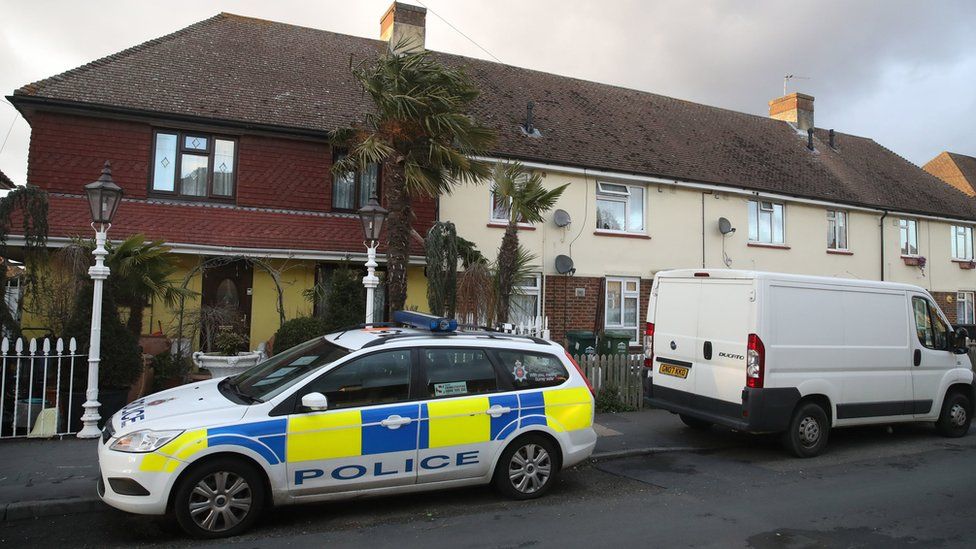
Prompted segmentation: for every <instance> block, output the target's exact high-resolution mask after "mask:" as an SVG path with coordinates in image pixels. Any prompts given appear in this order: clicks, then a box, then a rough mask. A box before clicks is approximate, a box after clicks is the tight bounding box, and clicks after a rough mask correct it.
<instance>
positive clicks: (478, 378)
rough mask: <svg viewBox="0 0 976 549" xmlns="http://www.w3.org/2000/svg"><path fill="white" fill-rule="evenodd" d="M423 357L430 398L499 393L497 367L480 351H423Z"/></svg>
mask: <svg viewBox="0 0 976 549" xmlns="http://www.w3.org/2000/svg"><path fill="white" fill-rule="evenodd" d="M421 356H422V357H423V362H424V369H425V370H426V371H427V395H428V396H429V397H430V398H439V397H451V396H462V395H475V394H479V393H493V392H495V391H497V390H498V379H497V378H496V377H495V367H494V366H492V364H491V361H490V360H488V355H486V354H485V352H484V351H482V350H481V349H424V351H423V352H422V353H421Z"/></svg>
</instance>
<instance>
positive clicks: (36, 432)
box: [0, 338, 88, 438]
mask: <svg viewBox="0 0 976 549" xmlns="http://www.w3.org/2000/svg"><path fill="white" fill-rule="evenodd" d="M24 347H25V345H24V340H23V339H21V338H17V340H16V341H14V342H13V343H12V344H11V341H10V340H9V339H7V338H3V340H2V341H0V363H2V366H0V367H2V370H0V438H15V437H51V436H58V435H70V434H72V433H74V431H73V430H72V425H71V422H70V421H69V418H70V417H71V415H72V412H74V413H75V415H78V414H80V412H78V410H79V409H80V406H81V404H82V403H83V402H84V391H85V387H84V384H81V385H82V386H81V387H77V388H76V387H75V383H74V378H75V369H76V368H81V370H80V372H87V368H88V364H87V363H86V361H85V359H86V355H85V354H83V353H79V351H78V344H77V343H76V342H75V339H74V338H71V339H70V340H68V342H67V345H65V341H64V340H63V339H61V338H58V339H57V340H56V341H54V342H53V343H52V341H51V340H50V339H47V338H45V339H42V340H40V342H38V340H37V339H31V340H30V341H28V342H27V345H26V347H27V348H26V350H25V348H24ZM82 377H83V376H82Z"/></svg>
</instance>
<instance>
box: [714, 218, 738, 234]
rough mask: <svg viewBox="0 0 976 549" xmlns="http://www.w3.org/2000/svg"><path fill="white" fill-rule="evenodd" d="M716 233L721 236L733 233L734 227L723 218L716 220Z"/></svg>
mask: <svg viewBox="0 0 976 549" xmlns="http://www.w3.org/2000/svg"><path fill="white" fill-rule="evenodd" d="M718 232H720V233H722V234H731V233H734V232H735V227H733V226H732V222H731V221H729V220H728V219H725V218H724V217H720V218H718Z"/></svg>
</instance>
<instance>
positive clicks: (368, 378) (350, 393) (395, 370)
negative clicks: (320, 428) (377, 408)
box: [302, 349, 410, 410]
mask: <svg viewBox="0 0 976 549" xmlns="http://www.w3.org/2000/svg"><path fill="white" fill-rule="evenodd" d="M316 392H317V393H322V394H323V395H325V396H326V398H328V399H329V409H330V410H333V409H337V408H354V407H357V406H370V405H374V404H389V403H394V402H402V401H405V400H407V399H408V398H409V396H410V350H409V349H401V350H396V351H385V352H382V353H373V354H371V355H366V356H364V357H361V358H358V359H356V360H353V361H351V362H349V363H348V364H344V365H342V366H340V367H338V368H336V369H335V370H332V371H331V372H328V373H326V374H324V375H323V376H321V377H320V378H318V379H316V380H315V381H313V382H311V383H309V384H308V385H306V386H305V389H304V390H303V393H302V394H308V393H316Z"/></svg>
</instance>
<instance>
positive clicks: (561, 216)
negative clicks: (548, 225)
mask: <svg viewBox="0 0 976 549" xmlns="http://www.w3.org/2000/svg"><path fill="white" fill-rule="evenodd" d="M552 221H553V223H555V224H556V226H557V227H565V226H567V225H569V224H570V223H572V222H573V219H572V218H571V217H569V212H567V211H566V210H556V211H555V212H553V214H552Z"/></svg>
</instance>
